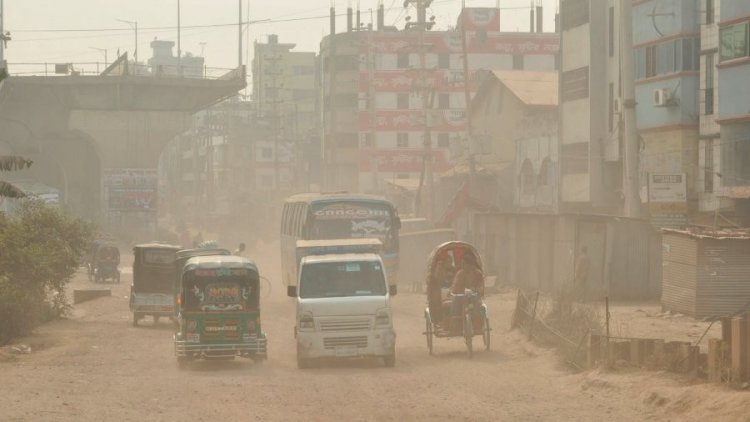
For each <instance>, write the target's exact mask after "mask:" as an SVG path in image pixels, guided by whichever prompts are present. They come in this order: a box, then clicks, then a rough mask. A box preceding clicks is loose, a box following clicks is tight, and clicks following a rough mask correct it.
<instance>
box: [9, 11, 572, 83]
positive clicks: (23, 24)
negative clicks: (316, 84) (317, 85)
mask: <svg viewBox="0 0 750 422" xmlns="http://www.w3.org/2000/svg"><path fill="white" fill-rule="evenodd" d="M384 1H385V7H386V9H387V10H386V24H387V25H390V24H394V23H396V24H397V26H399V27H403V24H404V16H406V15H405V13H404V9H403V0H384ZM531 2H532V0H501V1H500V5H501V8H502V9H504V10H503V12H502V25H503V29H504V30H507V31H515V30H528V20H529V19H528V7H529V5H530V3H531ZM348 3H349V2H348V1H347V0H336V1H335V5H336V9H337V13H345V12H346V7H347V4H348ZM351 3H352V4H353V5H354V7H355V8H356V5H357V1H356V0H354V1H352V2H351ZM543 3H544V6H545V15H546V17H545V28H546V29H547V30H551V29H552V28H553V21H554V13H555V10H556V5H557V0H543ZM248 4H249V19H250V20H251V21H253V20H265V19H269V21H268V22H262V23H256V24H254V25H251V26H250V29H249V34H246V36H245V37H244V40H249V43H250V45H252V42H253V41H255V40H261V41H265V39H266V36H267V35H268V34H274V33H275V34H279V38H280V41H282V42H291V43H296V44H297V50H301V51H318V46H319V42H320V39H321V38H322V36H324V35H325V34H327V32H328V19H327V17H323V18H319V19H301V20H295V21H291V22H279V20H288V19H298V18H308V17H316V16H326V15H327V14H328V8H329V7H330V4H331V0H243V9H244V13H243V14H245V13H246V12H247V10H248ZM359 4H360V7H361V9H362V11H363V12H362V20H363V21H364V22H369V20H370V18H369V16H370V14H369V9H373V11H374V10H375V9H376V7H377V0H361V1H359ZM466 4H467V6H495V5H496V0H467V1H466ZM237 5H238V0H182V1H181V9H182V13H181V15H182V26H183V27H189V26H191V25H214V24H231V23H235V22H237V12H238V7H237ZM460 8H461V1H460V0H435V1H434V3H433V6H432V8H431V9H432V10H431V14H432V15H435V17H436V20H437V23H438V28H440V27H446V26H449V25H455V22H456V16H457V15H458V13H459V11H460ZM373 13H374V12H373ZM410 14H411V15H412V16H413V11H412V12H411V13H410ZM246 18H247V16H245V17H244V19H246ZM117 19H124V20H130V21H138V26H139V33H138V37H139V43H138V44H139V47H138V48H139V59H141V60H143V59H146V58H148V57H150V56H151V49H150V47H149V42H150V41H151V40H153V39H154V37H158V38H159V39H168V40H175V39H176V38H177V35H176V33H177V31H176V28H173V27H176V25H177V0H5V30H6V31H10V32H11V36H12V38H13V40H12V41H10V42H9V45H8V48H7V49H6V56H5V57H6V59H7V60H8V62H9V63H11V64H13V63H28V62H34V63H36V62H74V63H75V62H95V61H102V62H103V61H104V53H103V52H101V51H97V50H94V49H92V48H91V47H95V48H100V49H107V50H109V60H110V61H112V59H113V58H114V57H115V56H116V51H117V49H120V50H121V51H126V50H127V51H132V49H133V45H134V39H133V38H134V34H133V30H132V29H130V28H129V27H128V25H127V24H125V23H121V22H118V21H117ZM345 26H346V17H345V16H341V17H339V18H338V21H337V29H338V30H344V29H345ZM154 27H167V29H147V28H154ZM50 29H58V30H60V29H64V30H73V29H106V30H105V31H91V32H62V31H61V32H38V31H40V30H50ZM201 43H205V44H204V45H203V46H201ZM202 49H203V50H204V55H205V57H206V65H207V66H209V67H226V68H229V67H236V64H237V50H238V48H237V26H236V25H234V26H227V27H212V28H192V29H191V28H184V29H183V30H182V50H183V52H191V53H193V54H196V55H199V54H201V50H202ZM249 53H250V56H251V55H252V49H249ZM251 58H252V57H250V59H251ZM247 60H248V58H247V57H246V58H245V61H247ZM11 71H13V68H11Z"/></svg>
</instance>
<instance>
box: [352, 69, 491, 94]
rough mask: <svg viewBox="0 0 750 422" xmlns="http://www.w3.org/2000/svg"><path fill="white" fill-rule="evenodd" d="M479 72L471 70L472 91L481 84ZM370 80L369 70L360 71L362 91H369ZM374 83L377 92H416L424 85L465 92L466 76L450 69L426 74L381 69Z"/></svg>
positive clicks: (373, 77) (443, 90)
mask: <svg viewBox="0 0 750 422" xmlns="http://www.w3.org/2000/svg"><path fill="white" fill-rule="evenodd" d="M477 73H478V71H476V70H475V71H472V72H469V75H470V76H469V78H470V80H471V81H472V84H471V91H472V92H475V91H476V90H477V88H478V86H479V84H478V83H477V78H476V75H477ZM369 82H370V74H369V72H367V71H362V72H360V73H359V90H360V92H367V90H368V89H369ZM372 84H373V89H374V90H375V91H376V92H414V91H416V90H419V89H420V88H421V87H422V86H427V87H430V88H432V89H435V90H436V91H438V92H463V90H464V76H463V72H462V71H450V70H445V71H441V70H437V71H429V72H428V73H427V74H426V75H422V74H420V72H417V71H414V70H381V71H377V72H375V73H374V74H373V75H372Z"/></svg>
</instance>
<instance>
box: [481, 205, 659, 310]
mask: <svg viewBox="0 0 750 422" xmlns="http://www.w3.org/2000/svg"><path fill="white" fill-rule="evenodd" d="M474 230H475V233H477V236H476V238H475V239H476V242H477V247H478V248H479V249H480V251H482V252H483V253H484V254H485V256H486V255H487V254H488V253H489V256H487V257H486V258H485V260H487V261H489V262H490V264H489V266H488V267H489V268H491V269H492V271H493V273H492V274H491V275H495V276H497V279H498V282H499V283H502V284H512V285H516V286H519V287H522V288H524V289H527V290H542V291H552V290H556V289H559V288H562V287H570V286H571V285H572V283H573V270H574V266H575V260H576V257H577V254H578V253H580V250H581V247H582V246H586V247H587V249H588V254H589V258H590V260H591V271H590V277H589V283H588V284H589V292H590V293H591V294H592V295H594V296H602V297H603V296H604V295H609V296H610V297H612V298H616V299H644V298H658V297H659V296H658V295H659V292H660V289H661V235H660V233H658V232H656V231H655V230H654V229H653V227H652V226H651V225H649V224H648V223H647V222H645V221H638V220H624V219H618V218H615V217H605V216H582V215H533V214H480V215H477V216H476V218H475V227H474Z"/></svg>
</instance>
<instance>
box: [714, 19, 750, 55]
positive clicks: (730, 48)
mask: <svg viewBox="0 0 750 422" xmlns="http://www.w3.org/2000/svg"><path fill="white" fill-rule="evenodd" d="M748 27H750V24H748V22H744V23H739V24H737V25H732V26H728V27H726V28H722V29H721V31H720V35H719V38H720V41H719V44H720V47H719V51H720V54H721V61H722V62H723V61H725V60H732V59H738V58H742V57H747V56H748Z"/></svg>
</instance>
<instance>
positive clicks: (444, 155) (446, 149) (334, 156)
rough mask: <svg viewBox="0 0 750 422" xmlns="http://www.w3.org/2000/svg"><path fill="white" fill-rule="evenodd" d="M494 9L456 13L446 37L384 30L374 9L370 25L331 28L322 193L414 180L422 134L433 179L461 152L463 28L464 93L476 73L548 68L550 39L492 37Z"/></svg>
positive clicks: (496, 26) (554, 40) (324, 66)
mask: <svg viewBox="0 0 750 422" xmlns="http://www.w3.org/2000/svg"><path fill="white" fill-rule="evenodd" d="M350 13H351V12H350ZM499 13H500V11H499V10H498V9H495V8H467V9H464V10H463V12H462V13H461V16H460V17H459V21H458V27H459V29H458V30H456V31H423V30H422V29H421V28H420V27H419V26H416V27H412V28H411V29H405V30H397V29H396V28H394V27H386V26H384V25H383V9H382V7H381V8H380V10H379V12H378V23H377V25H376V27H375V28H372V27H363V26H359V27H355V26H354V25H349V26H348V27H347V32H344V33H336V32H335V23H334V25H333V26H334V27H333V28H332V34H333V35H329V36H327V37H325V38H324V39H323V41H322V43H321V48H320V69H321V81H322V87H323V92H322V100H323V107H322V112H323V154H324V156H323V168H324V175H323V177H324V180H323V183H324V185H325V187H326V188H327V189H345V190H352V191H357V190H359V191H368V192H381V191H382V190H383V189H384V187H385V186H384V182H385V181H390V180H395V179H411V180H418V179H420V175H421V172H422V168H423V164H422V163H423V158H424V156H425V148H424V147H425V141H424V139H425V136H429V137H430V140H431V147H432V148H431V149H432V157H431V160H432V169H433V171H434V172H435V173H439V172H441V171H445V170H447V169H448V168H450V167H451V166H452V165H453V164H454V163H455V161H456V160H457V159H458V158H459V157H461V156H463V154H464V152H465V151H466V150H467V149H468V148H467V142H465V133H466V130H467V127H466V112H465V111H466V96H465V92H464V81H465V80H466V79H467V78H466V77H465V75H464V71H463V69H464V63H463V43H462V33H461V32H462V30H463V29H465V30H466V39H467V43H466V44H467V52H468V54H467V57H468V69H469V73H470V76H469V78H468V80H470V81H472V83H471V84H470V91H471V94H472V95H473V93H474V92H475V91H476V89H477V87H478V85H479V83H478V81H476V80H475V78H473V76H472V75H474V74H475V73H476V71H478V70H482V69H484V70H503V69H505V70H512V69H515V70H539V71H554V70H555V69H556V66H557V60H556V58H557V53H558V49H559V37H558V35H557V34H556V33H541V32H540V33H530V32H526V33H523V32H502V31H501V28H500V15H499ZM351 21H352V19H349V22H351ZM334 22H335V20H334ZM540 29H541V28H540ZM426 109H429V111H426ZM425 116H427V117H425Z"/></svg>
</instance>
